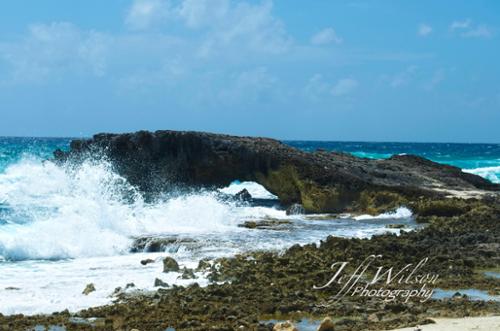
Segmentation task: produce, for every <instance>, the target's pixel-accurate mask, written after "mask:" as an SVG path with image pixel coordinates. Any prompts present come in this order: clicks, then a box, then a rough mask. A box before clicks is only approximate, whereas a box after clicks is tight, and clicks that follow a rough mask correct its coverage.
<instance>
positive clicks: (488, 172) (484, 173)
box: [462, 166, 500, 183]
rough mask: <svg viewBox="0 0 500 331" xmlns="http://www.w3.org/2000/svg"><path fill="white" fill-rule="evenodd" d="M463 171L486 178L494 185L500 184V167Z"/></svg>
mask: <svg viewBox="0 0 500 331" xmlns="http://www.w3.org/2000/svg"><path fill="white" fill-rule="evenodd" d="M462 171H463V172H468V173H471V174H474V175H478V176H481V177H484V178H486V179H489V180H490V181H492V182H493V183H500V166H495V167H482V168H474V169H463V170H462Z"/></svg>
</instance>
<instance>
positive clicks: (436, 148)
mask: <svg viewBox="0 0 500 331" xmlns="http://www.w3.org/2000/svg"><path fill="white" fill-rule="evenodd" d="M70 141H71V138H9V137H7V138H6V137H0V172H1V171H3V170H4V169H5V168H6V167H7V166H8V165H9V164H13V163H16V162H19V161H20V160H21V159H47V158H50V157H52V152H53V151H54V150H55V149H57V148H61V149H67V148H68V147H69V143H70ZM285 143H287V144H289V145H291V146H294V147H297V148H300V149H302V150H305V151H314V150H316V149H325V150H328V151H340V152H348V153H351V154H353V155H356V156H359V157H366V158H388V157H391V156H392V155H394V154H416V155H420V156H423V157H426V158H428V159H431V160H433V161H436V162H440V163H445V164H450V165H453V166H456V167H459V168H462V169H464V170H466V171H469V172H472V173H475V174H477V175H480V176H483V177H485V178H487V179H489V180H491V181H493V182H497V183H500V144H444V143H384V142H332V141H285Z"/></svg>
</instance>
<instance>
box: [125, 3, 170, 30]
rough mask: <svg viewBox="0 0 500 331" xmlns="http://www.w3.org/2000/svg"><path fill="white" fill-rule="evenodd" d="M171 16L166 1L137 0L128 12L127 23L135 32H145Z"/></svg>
mask: <svg viewBox="0 0 500 331" xmlns="http://www.w3.org/2000/svg"><path fill="white" fill-rule="evenodd" d="M168 16H169V3H168V2H167V1H165V0H135V1H134V2H133V4H132V6H131V7H130V9H129V10H128V13H127V17H126V18H125V23H126V24H127V25H128V26H129V27H130V28H131V29H133V30H145V29H148V28H150V27H152V26H153V25H155V24H159V23H160V22H162V21H163V20H165V19H166V18H167V17H168Z"/></svg>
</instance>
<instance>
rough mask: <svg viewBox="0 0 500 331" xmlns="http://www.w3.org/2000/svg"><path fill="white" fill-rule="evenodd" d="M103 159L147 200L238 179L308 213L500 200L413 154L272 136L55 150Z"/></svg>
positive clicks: (178, 135) (118, 137)
mask: <svg viewBox="0 0 500 331" xmlns="http://www.w3.org/2000/svg"><path fill="white" fill-rule="evenodd" d="M103 154H104V155H105V156H106V158H107V159H109V160H110V161H111V162H112V163H113V165H114V167H115V169H116V170H117V171H118V173H119V174H121V175H122V176H124V177H125V178H126V179H127V180H128V181H129V182H130V183H131V184H132V185H134V186H137V187H138V188H139V189H140V190H141V191H142V192H144V193H145V194H146V196H154V195H155V194H156V193H159V192H164V191H165V190H166V189H168V188H169V187H171V186H172V185H177V184H179V183H181V184H185V185H188V186H198V187H203V186H205V187H213V186H218V187H223V186H227V185H229V184H230V183H231V182H232V181H233V180H235V179H239V180H242V181H255V182H258V183H260V184H261V185H263V186H264V187H265V188H266V189H267V190H268V191H269V192H271V193H273V194H275V195H277V196H278V197H279V199H280V201H281V203H282V204H284V205H290V204H293V203H300V204H302V206H303V207H304V208H305V210H306V211H308V212H322V213H328V212H332V213H335V212H342V211H344V210H346V209H351V210H360V209H363V210H370V212H377V211H379V210H382V209H385V210H387V209H388V208H394V207H397V204H401V202H404V201H406V199H409V198H411V199H414V198H415V197H418V196H428V197H429V196H430V197H445V196H449V195H461V196H481V195H484V194H485V193H492V194H493V193H494V195H495V196H498V191H500V185H498V184H493V183H491V182H490V181H488V180H486V179H484V178H482V177H480V176H476V175H473V174H469V173H465V172H462V170H461V169H460V168H457V167H453V166H449V165H443V164H439V163H435V162H432V161H430V160H427V159H425V158H422V157H418V156H414V155H395V156H393V157H390V158H388V159H385V160H373V159H366V158H358V157H355V156H352V155H350V154H346V153H337V152H326V151H316V152H312V153H308V152H304V151H301V150H298V149H296V148H293V147H290V146H288V145H286V144H283V143H281V142H279V141H277V140H273V139H267V138H253V137H235V136H228V135H222V134H212V133H205V132H178V131H156V132H153V133H152V132H147V131H139V132H136V133H127V134H104V133H103V134H97V135H95V136H94V137H93V138H92V139H88V140H73V141H72V142H71V146H70V150H69V151H68V152H63V151H61V150H57V151H55V152H54V156H55V158H56V160H57V161H59V162H64V161H67V160H69V161H71V160H74V161H81V160H82V159H83V158H88V157H92V156H93V155H94V156H95V155H97V156H96V157H98V158H99V159H100V158H102V156H103ZM381 191H383V192H385V194H384V196H381V195H379V194H378V193H379V192H381ZM374 195H375V196H377V195H378V196H379V198H377V197H375V196H374ZM376 204H378V206H377V205H376ZM443 213H444V214H446V215H448V214H450V213H455V211H454V210H447V211H445V212H443Z"/></svg>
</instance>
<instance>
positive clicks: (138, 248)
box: [130, 236, 196, 253]
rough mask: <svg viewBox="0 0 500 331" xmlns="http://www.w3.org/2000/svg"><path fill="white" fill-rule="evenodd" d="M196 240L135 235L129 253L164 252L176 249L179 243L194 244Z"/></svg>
mask: <svg viewBox="0 0 500 331" xmlns="http://www.w3.org/2000/svg"><path fill="white" fill-rule="evenodd" d="M195 243H196V240H195V239H192V238H178V237H154V236H145V237H137V238H135V239H134V242H133V243H132V246H131V248H130V252H131V253H138V252H147V253H154V252H165V251H167V250H169V251H170V250H174V251H176V250H177V249H178V248H179V247H180V246H181V245H192V244H195Z"/></svg>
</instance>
